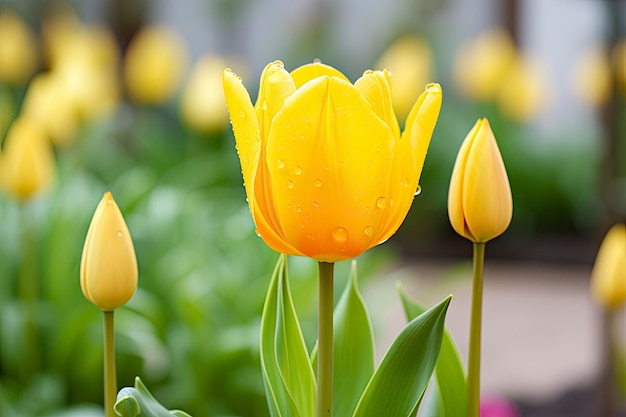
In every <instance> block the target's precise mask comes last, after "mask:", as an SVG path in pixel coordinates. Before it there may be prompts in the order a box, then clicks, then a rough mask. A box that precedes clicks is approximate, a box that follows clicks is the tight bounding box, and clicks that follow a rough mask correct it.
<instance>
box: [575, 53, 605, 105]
mask: <svg viewBox="0 0 626 417" xmlns="http://www.w3.org/2000/svg"><path fill="white" fill-rule="evenodd" d="M612 71H613V69H612V67H611V60H610V57H609V53H608V51H606V50H605V49H604V48H602V47H599V46H595V47H593V48H590V49H588V50H586V51H584V53H583V54H582V55H581V56H580V57H579V58H578V60H576V62H575V64H574V68H573V77H572V89H573V92H574V95H575V96H576V98H578V99H579V100H580V101H581V102H583V103H585V104H588V105H590V106H594V107H599V106H601V105H603V104H604V103H606V102H607V101H608V100H609V97H610V96H611V89H612V88H613V73H612Z"/></svg>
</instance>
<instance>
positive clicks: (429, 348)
mask: <svg viewBox="0 0 626 417" xmlns="http://www.w3.org/2000/svg"><path fill="white" fill-rule="evenodd" d="M450 299H451V296H449V297H447V298H446V299H445V300H443V301H442V302H441V303H439V304H438V305H436V306H435V307H433V308H431V309H430V310H428V311H426V312H424V313H423V314H421V315H420V316H418V317H416V318H415V319H414V320H412V321H411V322H410V323H409V324H407V325H406V327H405V328H404V329H403V330H402V332H401V333H400V335H398V337H397V338H396V340H395V341H394V342H393V344H392V345H391V347H390V348H389V351H388V352H387V354H386V355H385V357H384V358H383V360H382V362H381V364H380V366H379V367H378V369H377V370H376V373H375V374H374V375H373V376H372V379H371V381H370V382H369V384H368V386H367V388H366V389H365V392H364V393H363V396H362V397H361V399H360V400H359V403H358V404H357V407H356V410H355V412H354V414H353V416H354V417H380V416H385V417H408V416H410V415H411V414H412V412H413V411H414V409H415V406H416V404H417V403H418V402H419V400H420V398H421V397H422V395H423V394H424V391H425V390H426V386H427V385H428V381H429V380H430V377H431V375H432V373H433V370H434V368H435V363H436V362H437V357H438V356H439V349H440V347H441V339H442V337H443V327H444V322H445V316H446V311H447V309H448V305H449V304H450Z"/></svg>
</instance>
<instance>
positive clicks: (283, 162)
mask: <svg viewBox="0 0 626 417" xmlns="http://www.w3.org/2000/svg"><path fill="white" fill-rule="evenodd" d="M276 166H277V167H278V169H283V168H284V167H285V161H283V160H282V159H279V160H277V161H276Z"/></svg>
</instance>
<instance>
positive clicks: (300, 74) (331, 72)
mask: <svg viewBox="0 0 626 417" xmlns="http://www.w3.org/2000/svg"><path fill="white" fill-rule="evenodd" d="M324 75H327V76H329V77H337V78H341V79H342V80H344V81H347V82H350V80H349V79H348V77H346V76H345V75H343V74H342V73H341V71H339V70H337V69H335V68H333V67H331V66H330V65H326V64H322V63H321V62H319V61H315V62H313V63H311V64H306V65H302V66H300V67H298V68H296V69H295V70H293V71H291V77H292V78H293V81H294V83H295V84H296V88H300V87H302V86H303V85H304V84H306V83H307V82H309V81H311V80H313V79H315V78H318V77H322V76H324Z"/></svg>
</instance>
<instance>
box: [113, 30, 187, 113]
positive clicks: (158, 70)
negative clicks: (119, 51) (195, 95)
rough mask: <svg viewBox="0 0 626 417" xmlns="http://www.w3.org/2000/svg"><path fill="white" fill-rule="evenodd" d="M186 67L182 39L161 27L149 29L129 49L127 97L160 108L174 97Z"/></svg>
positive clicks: (132, 42) (125, 63) (126, 66)
mask: <svg viewBox="0 0 626 417" xmlns="http://www.w3.org/2000/svg"><path fill="white" fill-rule="evenodd" d="M186 65H187V51H186V47H185V44H184V43H183V40H182V38H181V37H180V36H179V35H178V33H177V32H175V31H174V30H172V29H169V28H167V27H164V26H158V25H154V26H149V27H146V28H144V29H142V30H141V31H140V32H138V33H137V34H136V35H135V37H134V38H133V39H132V40H131V42H130V45H128V50H127V52H126V57H125V60H124V77H125V81H126V88H127V90H128V93H129V95H130V97H131V98H132V99H134V100H136V101H138V102H142V103H145V104H152V105H155V104H162V103H164V102H166V101H168V100H170V99H171V98H172V97H173V96H174V94H175V93H176V89H177V88H178V85H179V83H180V80H181V77H182V75H183V71H184V70H185V67H186Z"/></svg>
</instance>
